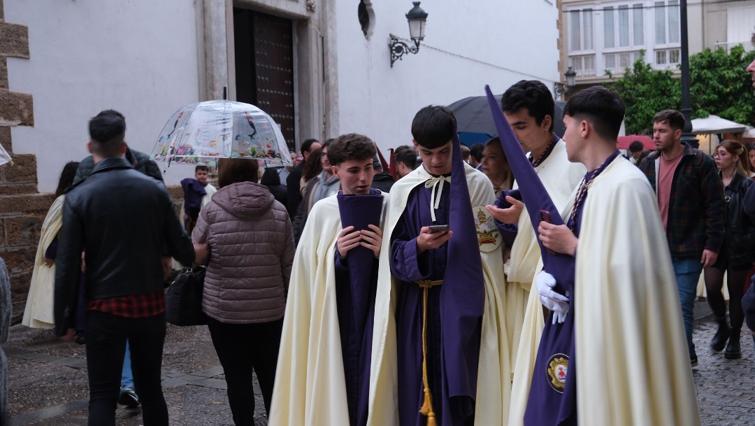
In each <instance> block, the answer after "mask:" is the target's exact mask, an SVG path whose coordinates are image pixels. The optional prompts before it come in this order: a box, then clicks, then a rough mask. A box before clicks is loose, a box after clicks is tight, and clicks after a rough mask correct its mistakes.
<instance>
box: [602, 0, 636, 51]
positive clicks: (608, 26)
mask: <svg viewBox="0 0 755 426" xmlns="http://www.w3.org/2000/svg"><path fill="white" fill-rule="evenodd" d="M643 31H644V23H643V9H642V4H639V3H638V4H634V5H632V6H631V12H630V6H629V5H620V6H618V8H614V7H612V6H606V7H604V8H603V47H604V48H607V49H612V48H615V47H630V46H642V45H644V42H645V40H644V35H643Z"/></svg>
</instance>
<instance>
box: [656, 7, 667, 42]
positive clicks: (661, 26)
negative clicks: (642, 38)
mask: <svg viewBox="0 0 755 426" xmlns="http://www.w3.org/2000/svg"><path fill="white" fill-rule="evenodd" d="M654 9H655V44H666V5H665V4H664V3H663V2H662V1H657V2H655V7H654Z"/></svg>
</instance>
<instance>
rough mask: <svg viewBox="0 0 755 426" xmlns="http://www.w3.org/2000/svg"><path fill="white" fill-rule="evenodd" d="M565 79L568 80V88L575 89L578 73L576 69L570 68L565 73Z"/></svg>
mask: <svg viewBox="0 0 755 426" xmlns="http://www.w3.org/2000/svg"><path fill="white" fill-rule="evenodd" d="M564 77H565V78H566V88H567V89H571V88H572V87H574V84H575V83H576V81H575V80H576V79H577V73H576V72H575V71H574V69H572V67H571V66H569V68H568V69H567V70H566V72H565V73H564Z"/></svg>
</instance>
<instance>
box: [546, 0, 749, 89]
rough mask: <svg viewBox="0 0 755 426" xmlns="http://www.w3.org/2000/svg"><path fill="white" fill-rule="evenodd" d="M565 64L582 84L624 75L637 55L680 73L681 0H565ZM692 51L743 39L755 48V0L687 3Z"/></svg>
mask: <svg viewBox="0 0 755 426" xmlns="http://www.w3.org/2000/svg"><path fill="white" fill-rule="evenodd" d="M561 11H562V13H561V19H562V20H563V22H564V25H563V26H562V31H561V37H560V40H561V43H560V47H561V52H562V59H563V60H562V66H561V72H562V73H564V72H566V70H567V69H568V67H569V66H571V67H572V69H573V70H574V71H575V72H576V81H577V84H578V85H589V84H595V83H600V82H605V81H609V80H610V79H611V78H612V77H614V76H621V75H623V74H624V71H625V70H626V69H627V68H631V67H632V64H633V63H634V62H635V61H636V60H637V59H640V58H642V59H644V60H645V62H646V63H648V64H650V65H651V66H652V67H653V68H656V69H668V70H671V71H673V72H675V73H678V72H679V70H678V67H679V64H680V62H681V50H680V47H681V31H680V19H679V15H680V14H679V0H638V1H631V0H624V1H621V0H608V1H595V0H593V1H585V0H563V1H562V5H561ZM687 22H688V28H689V31H688V40H689V53H690V54H694V53H697V52H700V51H702V50H703V49H705V48H709V49H715V48H718V47H722V48H729V47H731V46H733V45H736V44H743V45H744V46H745V49H748V50H749V49H753V48H755V44H754V43H755V41H754V40H753V34H755V1H753V0H747V1H725V2H721V1H718V0H707V1H706V0H700V1H694V2H688V3H687Z"/></svg>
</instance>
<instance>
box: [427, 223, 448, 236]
mask: <svg viewBox="0 0 755 426" xmlns="http://www.w3.org/2000/svg"><path fill="white" fill-rule="evenodd" d="M428 228H430V233H431V234H435V233H438V232H446V231H448V225H430V226H428Z"/></svg>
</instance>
